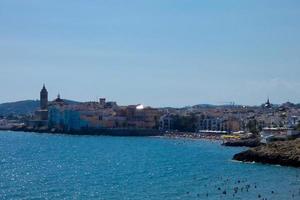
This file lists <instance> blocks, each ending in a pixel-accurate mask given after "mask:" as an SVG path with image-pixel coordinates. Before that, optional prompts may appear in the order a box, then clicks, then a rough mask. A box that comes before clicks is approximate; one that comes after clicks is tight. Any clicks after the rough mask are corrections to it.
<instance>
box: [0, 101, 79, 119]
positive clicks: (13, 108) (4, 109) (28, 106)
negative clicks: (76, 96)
mask: <svg viewBox="0 0 300 200" xmlns="http://www.w3.org/2000/svg"><path fill="white" fill-rule="evenodd" d="M64 101H66V102H67V103H69V104H76V103H79V102H76V101H72V100H64ZM39 107H40V101H38V100H25V101H17V102H10V103H3V104H0V115H1V116H8V115H11V114H13V115H30V114H33V113H34V112H35V111H36V110H38V109H39Z"/></svg>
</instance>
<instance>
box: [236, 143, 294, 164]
mask: <svg viewBox="0 0 300 200" xmlns="http://www.w3.org/2000/svg"><path fill="white" fill-rule="evenodd" d="M233 159H234V160H238V161H243V162H260V163H266V164H278V165H283V166H292V167H300V138H299V139H295V140H290V141H280V142H272V143H269V144H266V145H260V146H258V147H255V148H251V149H249V150H247V151H244V152H241V153H238V154H236V155H234V157H233Z"/></svg>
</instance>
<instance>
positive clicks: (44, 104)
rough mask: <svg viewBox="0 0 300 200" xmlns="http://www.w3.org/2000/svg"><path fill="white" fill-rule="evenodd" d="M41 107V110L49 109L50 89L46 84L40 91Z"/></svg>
mask: <svg viewBox="0 0 300 200" xmlns="http://www.w3.org/2000/svg"><path fill="white" fill-rule="evenodd" d="M40 109H41V110H47V109H48V91H47V89H46V87H45V84H44V86H43V89H42V90H41V93H40Z"/></svg>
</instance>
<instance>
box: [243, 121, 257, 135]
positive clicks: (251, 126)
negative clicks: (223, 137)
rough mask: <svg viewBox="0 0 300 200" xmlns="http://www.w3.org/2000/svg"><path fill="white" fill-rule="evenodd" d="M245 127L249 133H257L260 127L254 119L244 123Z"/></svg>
mask: <svg viewBox="0 0 300 200" xmlns="http://www.w3.org/2000/svg"><path fill="white" fill-rule="evenodd" d="M246 127H247V129H248V130H249V132H250V133H253V134H255V135H258V134H259V131H260V128H259V126H258V123H257V121H256V120H255V119H253V120H250V121H249V122H248V123H247V125H246Z"/></svg>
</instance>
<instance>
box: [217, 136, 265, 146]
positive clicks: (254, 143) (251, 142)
mask: <svg viewBox="0 0 300 200" xmlns="http://www.w3.org/2000/svg"><path fill="white" fill-rule="evenodd" d="M223 145H224V146H229V147H257V146H259V145H260V140H259V138H250V139H241V140H232V141H231V140H229V141H227V142H224V143H223Z"/></svg>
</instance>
